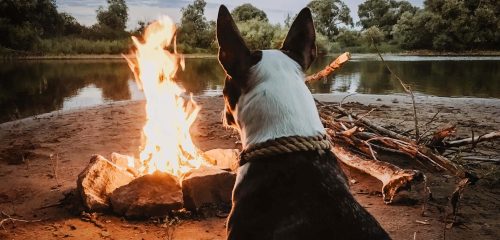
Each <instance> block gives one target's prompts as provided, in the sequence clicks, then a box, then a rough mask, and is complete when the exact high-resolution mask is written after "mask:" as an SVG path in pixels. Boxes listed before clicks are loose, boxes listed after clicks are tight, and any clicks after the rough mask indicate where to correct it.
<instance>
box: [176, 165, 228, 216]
mask: <svg viewBox="0 0 500 240" xmlns="http://www.w3.org/2000/svg"><path fill="white" fill-rule="evenodd" d="M235 181H236V174H235V173H233V172H228V171H224V170H221V169H219V168H217V167H212V166H202V167H200V168H198V169H193V170H191V171H189V172H188V173H186V174H185V175H184V176H183V179H182V193H183V194H184V207H185V208H186V209H188V210H191V211H196V210H198V209H199V208H200V207H202V206H204V205H210V204H218V203H224V204H230V203H231V194H232V191H233V186H234V182H235Z"/></svg>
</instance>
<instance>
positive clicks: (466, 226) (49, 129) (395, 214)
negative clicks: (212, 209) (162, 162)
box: [0, 95, 500, 240]
mask: <svg viewBox="0 0 500 240" xmlns="http://www.w3.org/2000/svg"><path fill="white" fill-rule="evenodd" d="M316 97H317V98H318V99H319V100H322V101H334V102H338V101H340V100H341V99H342V98H343V97H345V95H335V96H332V95H316ZM196 100H197V101H198V102H199V103H200V104H201V106H202V111H201V113H200V115H199V117H198V120H197V121H196V123H195V126H193V128H192V129H191V133H192V136H193V138H194V141H195V143H196V145H197V146H198V147H199V148H200V149H201V150H209V149H213V148H236V147H238V145H237V143H236V142H237V141H238V134H237V133H236V132H234V131H233V130H231V129H226V128H224V127H223V126H222V122H221V110H222V108H223V101H222V98H221V97H198V98H196ZM356 102H359V103H356ZM408 102H409V99H408V98H407V97H406V96H395V95H391V96H378V95H354V96H351V97H349V98H347V99H346V100H345V101H344V107H348V108H352V109H353V110H356V111H361V112H363V111H368V110H369V109H371V108H373V107H374V108H377V110H375V111H373V112H372V113H371V114H370V116H369V118H370V119H372V120H374V121H375V122H377V123H379V124H381V125H383V126H389V125H392V126H396V127H397V128H399V129H403V130H409V129H412V128H413V116H412V112H411V105H410V104H408ZM360 103H362V104H360ZM417 103H418V112H419V118H420V122H421V124H422V125H424V124H425V123H426V122H427V121H428V120H429V119H431V118H432V117H433V116H434V115H435V113H436V112H438V111H440V114H439V115H438V116H437V118H436V120H435V121H434V122H432V123H429V124H427V125H426V126H425V127H423V128H422V129H427V128H435V127H438V126H442V125H444V124H447V123H456V124H457V127H458V129H459V131H458V133H457V134H458V137H465V136H469V135H470V133H471V129H474V132H475V134H476V135H477V134H482V133H486V132H489V131H493V130H495V129H496V130H498V129H499V126H500V124H499V123H500V100H498V99H473V98H437V97H425V96H418V97H417ZM144 114H145V113H144V102H143V101H125V102H117V103H113V104H108V105H103V106H97V107H90V108H82V109H75V110H71V111H66V112H53V113H48V114H43V115H39V116H35V117H30V118H26V119H22V120H18V121H14V122H8V123H3V124H0V210H1V211H3V212H5V213H7V214H10V215H11V216H12V217H15V218H19V219H26V220H32V219H38V220H42V221H40V222H33V223H20V222H19V223H15V224H11V223H7V224H5V230H3V229H0V239H35V238H36V239H40V240H41V239H54V238H70V239H71V238H74V239H99V238H109V239H168V232H172V231H173V236H174V238H173V239H224V238H225V218H224V217H206V218H204V217H200V218H197V219H191V220H189V219H188V220H182V221H181V222H180V223H178V224H175V225H172V226H169V225H164V224H161V223H158V222H157V221H155V220H148V221H127V220H125V219H123V218H121V217H117V216H113V215H111V214H107V215H103V216H100V217H99V219H100V221H101V223H102V226H96V225H95V224H93V223H90V222H86V221H83V220H82V219H81V218H80V216H75V215H73V214H71V213H70V212H68V211H67V210H66V209H65V208H60V207H50V205H54V204H57V203H58V201H59V200H60V199H62V198H63V193H64V192H66V191H68V190H70V189H73V188H75V186H76V177H77V175H78V173H80V172H81V171H82V170H83V168H84V167H85V166H86V165H87V163H88V161H89V159H90V156H91V155H92V154H101V155H103V156H109V155H110V154H111V153H112V152H119V153H122V154H128V155H134V156H137V155H138V152H139V146H140V143H141V141H140V139H141V129H142V126H143V124H144V121H145V115H144ZM421 131H422V130H421ZM499 145H500V144H499V142H489V143H484V144H480V146H479V147H478V149H477V150H476V152H477V153H478V154H479V153H484V154H489V155H495V156H497V158H498V155H499V154H500V151H499V150H500V146H499ZM23 150H28V151H29V152H30V154H29V155H27V156H25V159H24V161H23V159H22V158H19V155H18V153H19V152H21V151H23ZM16 154H17V155H16ZM16 156H17V157H16ZM396 160H397V159H396ZM9 162H10V163H9ZM471 166H472V167H474V170H475V171H476V172H478V173H479V174H480V175H481V176H484V175H486V176H487V177H491V175H492V174H493V176H494V174H495V173H496V174H498V172H499V171H498V165H494V164H479V165H478V164H475V165H471ZM415 167H418V166H415ZM347 171H348V172H347V173H348V175H349V177H350V178H351V179H354V180H355V181H352V182H356V183H354V184H352V186H351V191H352V192H353V193H354V196H355V197H356V198H357V199H358V201H360V203H361V204H362V205H363V206H364V207H366V208H367V209H368V211H369V212H371V213H372V214H373V215H374V216H375V217H376V218H377V219H378V220H379V221H380V223H381V224H382V226H383V227H384V228H385V229H386V230H387V231H388V232H389V233H390V234H391V236H392V237H393V238H394V239H414V235H416V239H443V232H444V231H443V228H444V223H443V222H442V220H441V218H442V215H443V214H442V213H440V212H439V211H438V209H437V208H436V207H432V206H430V207H429V211H427V213H426V214H425V215H424V216H422V215H421V208H422V203H420V202H401V203H397V204H393V205H385V204H384V203H383V202H382V198H381V197H380V196H379V193H378V192H379V191H380V187H381V184H380V183H379V182H378V181H377V180H376V179H373V178H371V177H369V176H366V175H364V174H362V173H359V172H356V171H352V170H349V169H347ZM426 173H427V172H426ZM488 174H489V175H488ZM428 177H429V185H430V187H431V189H432V191H433V193H434V195H435V196H434V197H435V198H436V199H438V200H440V201H444V202H446V197H447V196H449V194H450V193H451V191H453V188H454V184H455V179H454V178H453V177H451V176H449V175H447V173H428ZM488 179H491V178H488ZM493 179H494V178H493ZM495 184H496V185H495ZM498 186H499V184H498V183H497V182H492V181H491V180H488V181H486V180H480V181H479V182H478V184H476V185H474V186H471V187H469V188H468V189H467V190H466V192H465V195H464V198H463V200H462V202H461V206H462V207H461V211H460V215H459V220H460V222H461V223H462V224H460V225H458V226H454V227H452V228H451V229H447V231H446V238H447V239H471V238H476V239H498V238H500V219H499V217H498V216H500V209H499V208H498V202H499V201H500V190H499V188H498Z"/></svg>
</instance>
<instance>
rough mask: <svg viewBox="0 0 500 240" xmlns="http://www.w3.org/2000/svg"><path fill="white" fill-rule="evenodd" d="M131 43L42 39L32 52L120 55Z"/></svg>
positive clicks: (124, 40) (128, 41) (78, 39)
mask: <svg viewBox="0 0 500 240" xmlns="http://www.w3.org/2000/svg"><path fill="white" fill-rule="evenodd" d="M130 47H131V41H130V40H128V39H123V40H89V39H82V38H67V37H62V38H54V39H42V40H41V41H40V42H39V43H38V44H37V45H36V46H35V47H34V51H35V52H37V53H39V54H44V55H69V54H120V53H126V52H127V51H128V50H129V49H130Z"/></svg>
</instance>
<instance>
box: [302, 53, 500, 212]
mask: <svg viewBox="0 0 500 240" xmlns="http://www.w3.org/2000/svg"><path fill="white" fill-rule="evenodd" d="M346 56H347V59H346ZM349 56H350V55H349V54H348V53H345V54H342V55H341V56H340V57H339V58H337V59H336V60H334V61H333V62H332V63H331V64H329V65H328V66H327V67H325V69H324V70H322V71H320V72H318V73H316V74H313V75H311V76H309V77H308V78H307V81H315V80H319V79H322V78H325V77H327V76H328V75H330V74H332V72H333V70H335V69H339V68H340V67H341V66H342V64H343V63H345V62H347V60H348V59H349ZM332 65H333V66H334V67H332ZM316 104H317V107H318V111H319V113H320V117H321V120H322V122H323V125H324V126H325V128H326V130H327V134H328V135H329V136H330V139H331V141H332V143H333V145H334V147H333V148H332V152H333V153H334V154H335V155H336V156H337V158H338V159H339V160H340V161H341V162H343V163H344V164H346V165H347V166H349V167H352V168H355V169H358V170H360V171H362V172H364V173H367V174H369V175H371V176H373V177H375V178H377V179H379V180H380V181H381V182H382V184H383V187H382V194H383V198H384V202H385V203H391V202H392V200H393V198H394V196H395V194H396V193H397V192H398V191H400V190H402V189H409V188H411V187H412V186H414V185H416V184H420V183H422V182H424V183H425V179H426V177H425V176H424V174H423V173H422V172H421V171H418V170H412V169H401V168H400V167H398V166H395V165H394V164H391V163H389V162H385V161H382V159H379V155H380V153H390V154H396V155H399V156H401V157H405V158H409V159H413V160H414V161H415V162H416V163H417V164H418V165H420V166H423V167H425V168H426V169H428V170H435V171H445V172H447V174H451V175H454V176H456V177H458V178H461V179H468V182H471V183H473V182H474V181H476V180H477V177H476V176H474V175H473V174H472V173H470V172H468V171H467V170H466V169H464V167H463V166H461V165H459V164H457V163H455V162H452V161H450V160H449V159H448V158H446V157H445V156H443V155H442V153H443V152H444V150H446V149H447V148H449V147H457V146H463V145H468V144H472V145H474V144H477V143H479V142H481V141H489V140H494V139H498V138H500V132H499V131H495V132H491V133H488V134H485V135H482V136H476V137H474V136H472V137H471V138H465V139H460V140H454V141H446V140H445V139H447V138H448V137H449V136H451V135H452V134H453V133H454V132H455V130H456V129H455V126H452V125H448V126H444V127H442V128H441V129H439V130H437V131H436V132H435V133H434V134H432V136H431V137H430V138H428V139H425V138H424V137H422V136H420V135H416V136H415V137H414V138H413V137H412V136H409V135H406V134H404V133H402V132H396V131H393V130H390V129H387V128H384V127H382V126H380V125H377V124H376V123H374V122H372V121H371V120H369V114H370V113H371V111H369V112H367V113H365V114H358V113H354V112H352V111H350V110H347V109H345V108H343V107H342V103H340V104H327V103H324V102H320V101H317V100H316ZM415 117H416V116H415ZM415 130H416V129H415Z"/></svg>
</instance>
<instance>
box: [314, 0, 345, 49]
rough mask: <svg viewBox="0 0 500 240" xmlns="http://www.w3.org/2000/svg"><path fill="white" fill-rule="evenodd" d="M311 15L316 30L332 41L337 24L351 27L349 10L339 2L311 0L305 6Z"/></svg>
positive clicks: (336, 31) (335, 0)
mask: <svg viewBox="0 0 500 240" xmlns="http://www.w3.org/2000/svg"><path fill="white" fill-rule="evenodd" d="M307 6H308V7H309V8H310V9H311V12H312V14H313V18H314V23H315V26H316V30H317V31H318V32H319V33H321V34H323V35H325V36H326V37H327V38H328V39H330V40H333V39H334V38H335V36H337V35H338V34H339V28H338V25H339V24H346V25H351V26H352V25H353V21H352V17H351V15H350V10H349V7H347V5H346V4H345V3H344V2H342V1H341V0H313V1H311V2H310V3H309V4H308V5H307Z"/></svg>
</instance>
